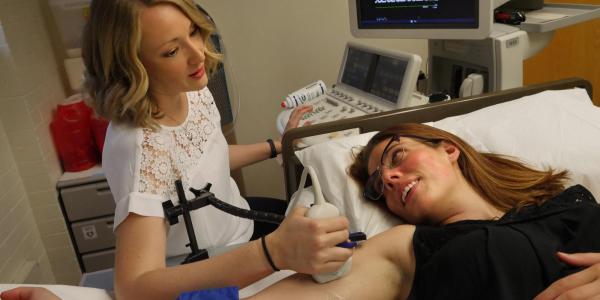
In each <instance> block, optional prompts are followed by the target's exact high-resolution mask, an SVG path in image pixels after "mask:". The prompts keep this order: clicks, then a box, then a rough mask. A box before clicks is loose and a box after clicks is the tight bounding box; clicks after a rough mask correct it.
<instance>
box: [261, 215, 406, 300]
mask: <svg viewBox="0 0 600 300" xmlns="http://www.w3.org/2000/svg"><path fill="white" fill-rule="evenodd" d="M413 233H414V226H411V225H400V226H397V227H394V228H392V229H390V230H388V231H386V232H384V233H381V234H379V235H377V236H375V237H373V238H371V239H369V240H368V241H366V242H365V243H363V244H362V245H361V246H360V247H359V248H358V249H357V250H356V253H355V254H354V255H353V256H352V269H351V271H350V273H349V274H347V275H346V276H345V277H342V278H340V279H338V280H334V281H331V282H328V283H325V284H317V283H315V282H314V281H313V280H312V278H310V276H308V275H302V274H296V275H294V276H292V277H289V278H286V279H284V280H283V281H281V282H278V283H276V284H275V285H273V286H271V287H269V288H268V289H266V290H264V291H262V292H261V293H259V294H257V295H255V296H253V297H252V298H251V299H253V300H259V299H405V298H406V297H407V296H408V293H409V292H410V287H411V285H412V279H413V274H414V256H413V251H412V236H413Z"/></svg>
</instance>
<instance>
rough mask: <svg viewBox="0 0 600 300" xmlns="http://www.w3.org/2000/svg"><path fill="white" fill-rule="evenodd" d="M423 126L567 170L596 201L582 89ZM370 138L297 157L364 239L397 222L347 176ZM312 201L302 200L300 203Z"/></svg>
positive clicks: (592, 134) (599, 147) (589, 107)
mask: <svg viewBox="0 0 600 300" xmlns="http://www.w3.org/2000/svg"><path fill="white" fill-rule="evenodd" d="M427 124H429V125H432V126H434V127H437V128H440V129H444V130H446V131H449V132H452V133H454V134H456V135H457V136H459V137H461V138H463V139H464V140H465V141H466V142H468V143H469V144H471V145H472V146H473V147H475V148H476V149H477V150H479V151H484V152H494V153H500V154H506V155H511V156H515V157H517V158H519V159H521V160H523V161H525V162H527V163H529V164H531V165H532V166H536V167H538V168H544V167H548V166H551V167H553V168H555V169H559V170H561V169H567V170H569V171H570V172H571V178H572V183H579V184H582V185H583V186H585V187H586V188H588V189H589V190H590V191H591V192H592V193H593V194H594V197H596V199H597V200H600V138H598V137H600V108H598V107H596V106H594V105H593V104H592V102H591V100H590V98H589V96H588V95H587V93H586V92H585V90H584V89H571V90H562V91H545V92H542V93H539V94H536V95H532V96H526V97H523V98H521V99H518V100H513V101H510V102H505V103H501V104H497V105H494V106H490V107H487V108H483V109H480V110H478V111H475V112H472V113H468V114H465V115H461V116H454V117H449V118H446V119H443V120H440V121H437V122H433V123H427ZM374 134H375V133H374V132H370V133H365V134H361V135H356V136H351V137H346V138H342V139H337V140H332V141H329V142H325V143H321V144H317V145H313V146H311V147H308V148H305V149H302V150H299V151H297V152H296V156H297V157H298V159H299V160H300V162H301V163H302V164H303V165H305V166H306V165H310V166H312V167H313V168H314V169H315V171H316V172H317V174H318V177H319V182H320V184H321V189H322V191H323V196H324V197H325V200H326V201H328V202H330V203H332V204H334V205H335V206H337V207H338V209H340V212H341V214H343V215H345V216H346V217H347V218H348V219H349V221H350V229H351V230H353V231H363V232H365V233H366V234H367V235H368V236H372V235H374V234H376V233H379V232H381V231H383V230H385V229H387V228H389V227H391V226H394V225H396V224H400V223H401V221H400V220H399V219H398V218H395V217H393V216H392V215H391V214H389V213H388V212H385V211H383V210H382V209H380V208H379V207H377V206H375V205H374V204H372V203H370V202H368V201H367V200H365V199H363V198H362V195H361V193H360V189H359V187H358V186H357V185H356V183H355V182H354V181H353V180H352V179H351V178H350V177H349V176H348V175H347V173H346V170H347V168H348V167H349V166H350V164H351V163H352V152H351V151H352V148H353V147H356V146H362V145H366V143H367V142H368V140H369V139H370V138H371V137H372V136H373V135H374ZM303 198H304V195H303ZM311 201H312V198H311V199H307V198H304V199H302V200H301V201H300V202H302V203H307V202H311Z"/></svg>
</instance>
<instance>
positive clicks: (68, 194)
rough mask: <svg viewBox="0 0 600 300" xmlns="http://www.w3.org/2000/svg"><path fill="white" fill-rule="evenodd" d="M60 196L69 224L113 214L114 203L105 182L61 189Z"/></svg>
mask: <svg viewBox="0 0 600 300" xmlns="http://www.w3.org/2000/svg"><path fill="white" fill-rule="evenodd" d="M60 195H61V197H62V201H63V204H64V206H65V211H66V213H67V217H68V218H69V221H71V222H73V221H77V220H81V219H87V218H93V217H96V216H103V215H111V214H114V212H115V201H114V199H113V196H112V194H111V193H110V189H109V187H108V182H106V181H101V182H96V183H90V184H85V185H80V186H74V187H67V188H62V189H61V190H60Z"/></svg>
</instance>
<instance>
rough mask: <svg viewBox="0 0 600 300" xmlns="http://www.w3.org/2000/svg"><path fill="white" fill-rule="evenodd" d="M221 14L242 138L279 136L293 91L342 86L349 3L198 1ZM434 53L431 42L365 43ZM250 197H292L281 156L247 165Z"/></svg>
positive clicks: (330, 0)
mask: <svg viewBox="0 0 600 300" xmlns="http://www.w3.org/2000/svg"><path fill="white" fill-rule="evenodd" d="M198 2H199V3H200V4H201V5H202V6H203V7H204V8H205V9H206V10H207V11H208V12H209V13H210V14H211V16H212V17H213V18H214V19H215V21H216V23H217V26H218V29H219V31H220V32H221V34H222V37H223V39H224V43H225V48H226V49H225V51H226V53H225V55H226V60H227V63H228V64H229V66H230V70H231V71H232V73H233V75H234V78H235V81H236V84H237V92H238V94H239V95H240V98H241V109H240V111H241V113H240V115H239V119H238V121H237V125H236V129H235V130H236V135H237V140H238V142H239V143H253V142H258V141H264V140H266V139H267V138H269V137H275V136H278V132H277V130H276V128H275V119H276V117H277V114H278V113H279V112H280V111H281V108H280V107H279V103H280V102H281V100H283V99H284V98H285V96H286V95H287V94H288V93H290V92H292V91H294V90H296V89H299V88H301V87H302V86H305V85H306V84H308V83H311V82H313V81H316V80H318V79H322V80H324V81H325V83H326V84H327V85H328V86H331V84H333V83H335V81H336V79H337V75H338V71H339V67H340V62H341V59H342V54H343V50H344V46H345V44H346V42H347V41H349V40H353V38H352V36H351V34H350V25H349V17H348V1H347V0H302V1H292V0H252V1H223V0H201V1H198ZM363 42H365V43H369V44H372V45H377V46H383V47H386V48H392V49H399V50H403V51H407V52H413V53H417V54H419V55H421V56H422V57H423V58H426V57H427V56H426V53H427V42H426V40H363ZM243 173H244V180H245V183H246V190H247V194H248V195H253V196H271V197H278V198H281V199H283V198H284V187H283V172H282V170H281V167H280V166H279V165H278V164H277V163H276V162H275V161H274V160H271V161H267V162H264V163H261V164H257V165H254V166H250V167H247V168H245V169H244V170H243Z"/></svg>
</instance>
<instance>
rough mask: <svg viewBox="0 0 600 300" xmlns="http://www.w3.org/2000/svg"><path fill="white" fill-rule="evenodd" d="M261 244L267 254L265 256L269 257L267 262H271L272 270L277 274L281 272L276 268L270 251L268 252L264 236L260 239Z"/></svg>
mask: <svg viewBox="0 0 600 300" xmlns="http://www.w3.org/2000/svg"><path fill="white" fill-rule="evenodd" d="M260 243H261V244H262V248H263V251H264V252H265V256H266V257H267V260H268V261H269V265H271V268H273V271H275V272H277V271H281V270H279V268H277V267H276V266H275V263H273V259H272V258H271V254H269V250H267V242H266V241H265V236H264V235H263V236H261V237H260Z"/></svg>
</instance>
